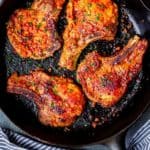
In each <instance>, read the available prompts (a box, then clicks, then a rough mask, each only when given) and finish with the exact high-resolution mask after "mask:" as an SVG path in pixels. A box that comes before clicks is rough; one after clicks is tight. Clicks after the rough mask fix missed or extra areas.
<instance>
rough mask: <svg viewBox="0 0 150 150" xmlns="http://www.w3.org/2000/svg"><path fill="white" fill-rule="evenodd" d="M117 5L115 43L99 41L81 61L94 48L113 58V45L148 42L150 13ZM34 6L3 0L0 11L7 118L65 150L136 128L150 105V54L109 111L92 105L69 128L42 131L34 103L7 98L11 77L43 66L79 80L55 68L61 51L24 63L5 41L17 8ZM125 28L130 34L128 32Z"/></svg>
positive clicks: (0, 100)
mask: <svg viewBox="0 0 150 150" xmlns="http://www.w3.org/2000/svg"><path fill="white" fill-rule="evenodd" d="M116 1H117V2H118V3H119V5H120V6H121V9H120V11H119V14H120V17H119V19H120V22H121V25H119V27H118V33H117V38H116V41H115V42H110V43H108V42H106V41H97V42H94V43H93V44H90V45H89V46H88V47H87V48H86V49H85V51H84V52H83V54H81V57H80V59H79V61H81V60H82V59H83V58H84V56H85V55H86V53H87V52H89V51H91V50H93V49H100V47H101V49H103V50H102V51H99V52H100V53H101V54H102V55H106V56H108V55H112V54H113V53H115V49H114V47H115V46H119V45H125V44H126V43H127V41H128V39H129V38H130V37H132V36H133V35H134V34H139V35H140V36H141V37H145V38H147V39H150V12H149V11H147V10H146V9H145V8H144V7H143V6H142V5H141V3H140V2H139V1H138V0H137V1H135V0H132V1H131V0H129V1H127V2H126V5H124V2H123V1H121V0H116ZM30 2H31V1H29V0H28V1H26V0H20V1H18V0H4V1H3V3H2V5H1V7H0V85H1V86H0V90H1V92H0V94H1V95H0V106H1V108H2V110H3V111H4V113H5V114H6V115H7V116H8V117H9V118H10V120H11V121H12V122H13V123H14V124H16V125H17V126H18V127H19V128H21V129H22V130H23V131H25V132H26V134H27V135H28V136H30V137H33V138H37V139H40V140H41V141H44V142H46V143H49V144H54V145H56V144H57V145H59V146H64V147H72V146H81V145H85V144H93V143H96V142H102V141H104V140H106V139H107V138H109V137H111V136H113V135H115V134H117V133H118V132H121V131H122V130H124V129H125V128H127V127H128V126H129V125H130V124H132V123H133V121H135V120H136V119H137V118H138V117H139V116H140V115H141V114H142V112H143V111H144V110H145V108H147V107H148V105H149V103H150V100H149V99H150V50H149V49H148V50H147V52H146V54H145V57H144V62H143V69H142V71H141V72H140V73H139V75H138V76H137V77H136V78H135V79H133V81H132V82H131V83H130V86H129V89H128V91H127V92H126V94H125V95H124V96H123V98H122V99H121V101H120V102H119V103H118V104H117V105H116V106H114V107H112V108H110V109H102V108H101V107H100V106H98V105H97V106H96V108H92V107H91V104H90V102H87V105H86V108H85V111H84V112H83V114H82V115H81V117H79V118H78V119H77V121H76V122H75V123H74V125H73V126H72V127H70V128H65V129H53V128H50V127H45V126H42V125H41V124H40V123H39V122H38V121H37V119H36V117H35V116H36V106H35V105H34V104H33V103H32V102H31V101H29V100H26V98H25V97H23V96H18V95H13V94H8V93H6V82H7V77H8V76H9V75H10V74H11V73H13V72H15V71H17V72H19V73H20V74H25V73H28V72H29V71H30V70H33V69H35V68H37V67H40V68H43V69H45V70H46V71H47V72H48V70H49V68H50V67H51V68H52V74H57V75H65V76H67V77H71V78H73V79H74V78H75V72H70V71H67V70H65V69H61V68H59V67H58V66H57V61H58V59H59V55H60V51H59V52H57V53H56V54H55V56H54V58H48V59H46V60H42V61H33V60H30V59H21V58H20V57H19V56H17V55H16V54H14V53H13V51H12V49H13V48H12V46H11V44H10V43H9V40H8V39H7V36H6V25H7V21H8V18H9V16H10V15H11V14H12V12H13V11H14V10H15V9H17V8H20V7H26V6H28V5H30ZM122 2H123V3H122ZM64 7H65V6H64ZM63 14H65V13H63V11H62V14H61V16H60V20H59V22H58V24H57V28H58V32H59V33H60V34H61V33H62V32H63V29H64V26H65V24H66V20H65V19H64V17H63V16H64V15H63ZM131 23H132V24H133V25H132V24H131ZM125 29H126V30H127V31H128V32H125V33H124V31H125ZM98 116H101V117H100V122H99V125H98V126H97V128H95V129H94V128H92V127H91V124H92V122H93V121H94V119H95V118H96V117H98Z"/></svg>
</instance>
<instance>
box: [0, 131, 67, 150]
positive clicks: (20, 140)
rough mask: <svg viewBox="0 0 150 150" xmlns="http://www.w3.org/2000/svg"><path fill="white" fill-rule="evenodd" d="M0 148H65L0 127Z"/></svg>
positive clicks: (45, 149) (37, 149)
mask: <svg viewBox="0 0 150 150" xmlns="http://www.w3.org/2000/svg"><path fill="white" fill-rule="evenodd" d="M0 150H65V149H64V148H57V147H54V146H49V145H46V144H43V143H40V142H38V141H35V140H32V139H30V138H28V137H24V136H22V135H20V134H18V133H15V132H13V131H11V130H8V129H2V128H0Z"/></svg>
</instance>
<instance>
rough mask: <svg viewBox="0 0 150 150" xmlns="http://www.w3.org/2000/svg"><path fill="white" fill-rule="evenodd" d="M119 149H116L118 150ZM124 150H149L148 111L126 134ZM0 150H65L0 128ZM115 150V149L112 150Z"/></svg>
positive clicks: (105, 149) (99, 148) (97, 147)
mask: <svg viewBox="0 0 150 150" xmlns="http://www.w3.org/2000/svg"><path fill="white" fill-rule="evenodd" d="M81 149H82V150H83V149H84V150H110V148H108V147H106V145H95V146H93V147H88V148H81ZM118 149H119V148H117V150H118ZM125 149H126V150H150V109H149V111H147V113H145V114H144V115H143V116H142V117H141V118H140V119H139V120H138V121H137V122H136V123H135V124H134V125H133V126H132V127H131V128H130V129H129V131H128V132H127V134H126V138H125ZM0 150H66V149H64V148H59V147H56V146H50V145H46V144H44V143H40V142H38V141H36V140H33V139H30V138H28V137H25V136H23V135H21V134H18V133H16V132H14V131H12V130H9V129H4V128H0ZM112 150H116V149H112Z"/></svg>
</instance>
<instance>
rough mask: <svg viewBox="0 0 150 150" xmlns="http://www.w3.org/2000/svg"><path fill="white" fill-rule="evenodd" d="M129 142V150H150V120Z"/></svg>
mask: <svg viewBox="0 0 150 150" xmlns="http://www.w3.org/2000/svg"><path fill="white" fill-rule="evenodd" d="M129 140H130V142H129V145H128V148H127V149H128V150H150V120H148V121H147V122H146V123H145V124H144V125H143V126H142V127H141V128H140V129H139V130H138V131H137V132H136V133H135V134H134V136H133V137H131V138H130V139H129Z"/></svg>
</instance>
